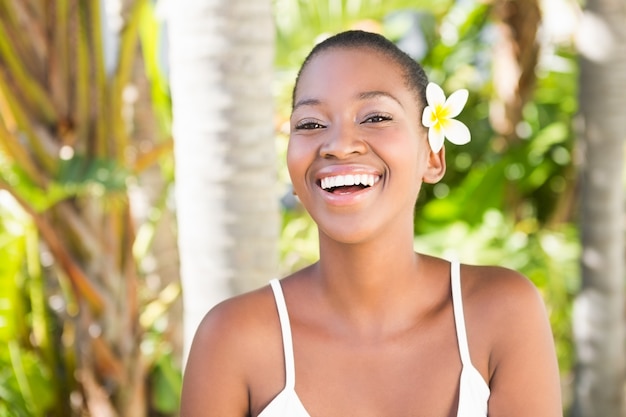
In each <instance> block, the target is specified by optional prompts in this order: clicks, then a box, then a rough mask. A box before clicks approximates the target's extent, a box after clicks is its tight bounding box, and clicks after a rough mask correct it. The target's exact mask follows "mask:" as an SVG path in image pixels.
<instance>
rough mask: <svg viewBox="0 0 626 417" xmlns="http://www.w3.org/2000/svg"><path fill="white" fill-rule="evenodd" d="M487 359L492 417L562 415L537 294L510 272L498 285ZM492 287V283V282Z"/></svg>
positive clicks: (553, 356)
mask: <svg viewBox="0 0 626 417" xmlns="http://www.w3.org/2000/svg"><path fill="white" fill-rule="evenodd" d="M497 281H498V284H496V286H497V288H496V290H495V291H494V292H492V293H491V294H490V296H492V297H497V302H496V303H495V304H496V305H497V308H495V309H494V310H495V311H491V312H490V314H495V315H496V317H497V318H496V320H495V321H494V323H495V327H494V330H495V332H494V334H493V336H494V345H493V349H492V354H491V358H490V368H491V381H490V386H491V397H490V400H489V416H490V417H516V416H519V417H527V416H536V417H557V416H562V415H563V410H562V402H561V390H560V383H559V370H558V363H557V359H556V353H555V348H554V340H553V336H552V331H551V329H550V324H549V321H548V317H547V314H546V310H545V307H544V304H543V301H542V299H541V296H540V294H539V292H538V291H537V289H536V288H535V287H534V286H533V285H532V283H531V282H530V281H528V280H527V279H526V278H525V277H523V276H521V275H519V274H516V273H514V272H511V273H510V274H507V276H506V277H504V279H501V280H500V279H498V280H497ZM492 282H493V281H492Z"/></svg>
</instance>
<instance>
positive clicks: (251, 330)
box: [194, 285, 277, 353]
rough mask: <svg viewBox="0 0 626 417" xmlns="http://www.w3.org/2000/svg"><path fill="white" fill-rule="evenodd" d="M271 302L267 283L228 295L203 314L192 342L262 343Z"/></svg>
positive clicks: (268, 327)
mask: <svg viewBox="0 0 626 417" xmlns="http://www.w3.org/2000/svg"><path fill="white" fill-rule="evenodd" d="M275 306H276V304H275V302H274V297H273V295H272V291H271V288H270V286H269V285H265V286H263V287H261V288H258V289H256V290H253V291H249V292H246V293H243V294H240V295H236V296H233V297H231V298H228V299H226V300H224V301H222V302H220V303H218V304H216V305H215V306H213V307H212V308H211V309H210V310H209V311H208V312H207V313H206V314H205V316H204V317H203V319H202V321H201V322H200V324H199V326H198V329H197V331H196V336H195V338H194V343H210V344H215V343H219V344H222V345H230V346H229V348H231V347H232V348H237V347H240V348H241V347H245V346H247V345H248V344H250V343H262V342H263V337H262V336H263V334H265V333H268V331H269V330H271V327H272V324H273V320H271V318H272V317H274V316H276V314H277V313H276V307H275ZM196 340H197V341H196ZM233 353H235V352H233Z"/></svg>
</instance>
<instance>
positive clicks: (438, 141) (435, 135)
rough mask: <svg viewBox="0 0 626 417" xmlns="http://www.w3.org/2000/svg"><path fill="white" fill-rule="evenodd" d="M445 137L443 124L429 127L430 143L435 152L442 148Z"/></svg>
mask: <svg viewBox="0 0 626 417" xmlns="http://www.w3.org/2000/svg"><path fill="white" fill-rule="evenodd" d="M444 138H445V136H444V134H443V129H441V125H440V124H439V123H437V124H436V125H433V127H431V128H430V129H428V143H429V144H430V149H432V150H433V152H434V153H437V152H439V151H440V150H441V148H442V147H443V140H444Z"/></svg>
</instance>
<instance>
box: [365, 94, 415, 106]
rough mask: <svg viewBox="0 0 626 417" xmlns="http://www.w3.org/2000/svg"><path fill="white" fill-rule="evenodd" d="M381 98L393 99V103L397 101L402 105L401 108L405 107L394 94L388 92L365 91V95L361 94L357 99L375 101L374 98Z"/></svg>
mask: <svg viewBox="0 0 626 417" xmlns="http://www.w3.org/2000/svg"><path fill="white" fill-rule="evenodd" d="M381 97H387V98H390V99H392V100H393V101H395V102H396V103H398V104H399V105H400V107H404V106H402V103H400V100H398V99H397V98H395V97H394V96H393V95H392V94H389V93H387V92H384V91H377V90H375V91H365V92H363V93H359V94H358V96H357V98H358V99H359V100H369V99H373V98H381Z"/></svg>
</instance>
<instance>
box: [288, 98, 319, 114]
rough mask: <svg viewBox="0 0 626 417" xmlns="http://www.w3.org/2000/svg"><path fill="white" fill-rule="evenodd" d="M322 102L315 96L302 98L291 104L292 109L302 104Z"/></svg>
mask: <svg viewBox="0 0 626 417" xmlns="http://www.w3.org/2000/svg"><path fill="white" fill-rule="evenodd" d="M321 103H322V102H321V101H320V100H318V99H316V98H304V99H302V100H299V101H298V102H297V103H296V104H294V106H293V109H292V111H293V110H295V109H297V108H298V107H302V106H317V105H319V104H321Z"/></svg>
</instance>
